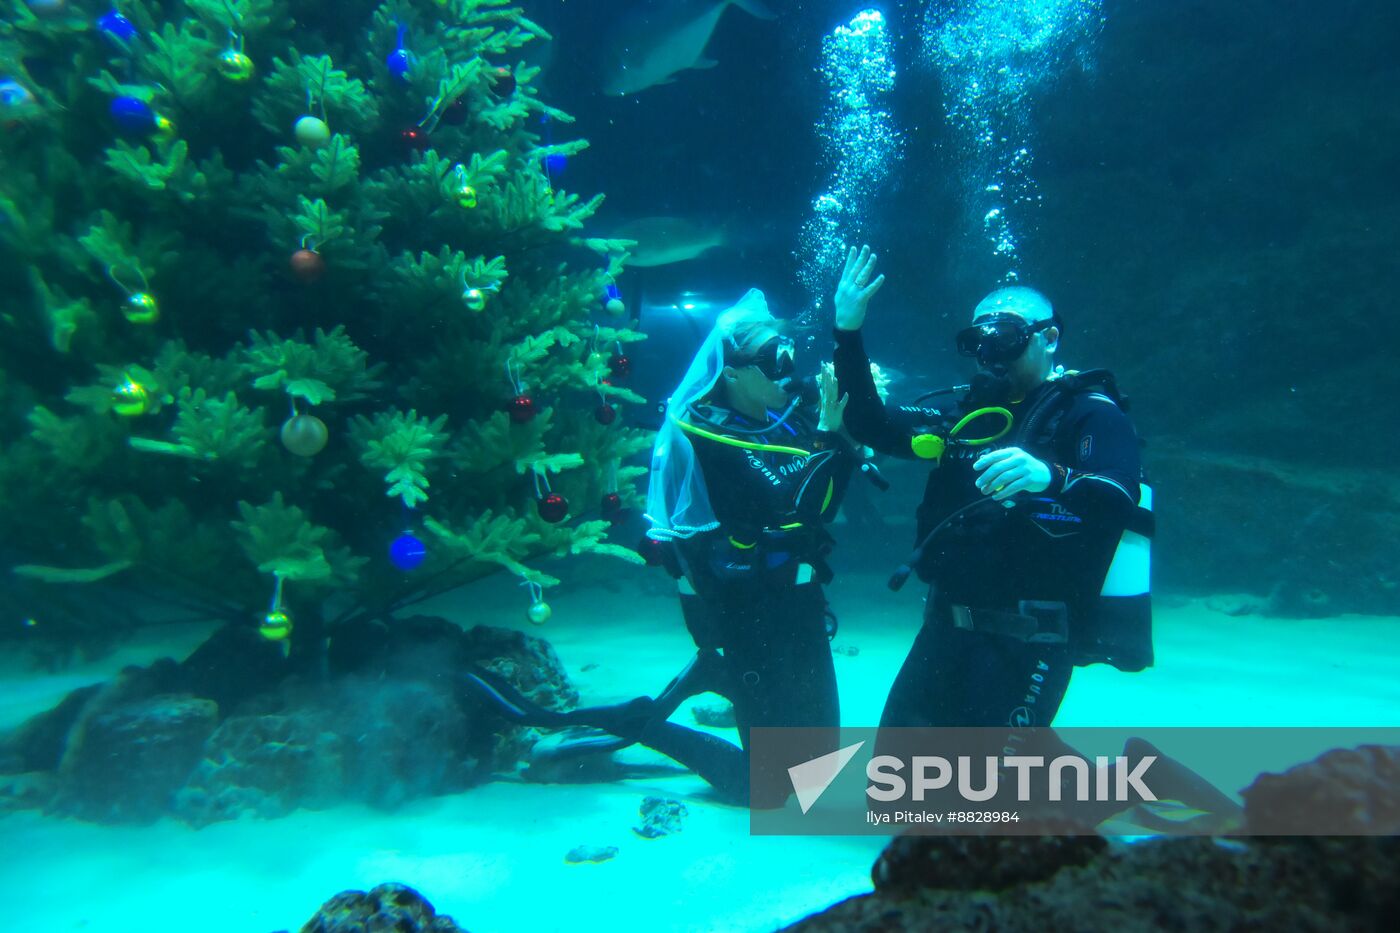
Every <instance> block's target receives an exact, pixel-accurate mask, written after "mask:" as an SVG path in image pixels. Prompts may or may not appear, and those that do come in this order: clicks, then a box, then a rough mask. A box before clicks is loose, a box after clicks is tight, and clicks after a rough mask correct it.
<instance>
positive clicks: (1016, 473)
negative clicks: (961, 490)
mask: <svg viewBox="0 0 1400 933" xmlns="http://www.w3.org/2000/svg"><path fill="white" fill-rule="evenodd" d="M972 468H973V469H974V470H976V471H977V472H979V473H981V474H982V475H981V476H979V477H977V488H978V489H979V490H980V491H981V492H982V494H983V495H989V494H990V495H991V497H992V498H993V499H995V500H996V501H998V502H1001V503H1004V504H1005V505H1006V506H1007V507H1008V508H1010V506H1011V503H1010V502H1009V501H1007V500H1009V499H1010V498H1011V497H1012V496H1014V495H1016V493H1018V492H1044V491H1045V490H1047V489H1049V488H1050V479H1051V477H1052V476H1053V473H1052V471H1051V469H1050V464H1048V463H1046V462H1044V461H1043V460H1037V459H1036V458H1035V457H1032V456H1031V455H1030V454H1028V453H1026V452H1025V451H1024V450H1022V449H1021V448H1019V447H1004V448H1002V449H1001V450H993V451H992V452H991V453H986V454H983V455H982V456H981V457H978V458H977V462H976V463H974V464H972Z"/></svg>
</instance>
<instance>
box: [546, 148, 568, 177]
mask: <svg viewBox="0 0 1400 933" xmlns="http://www.w3.org/2000/svg"><path fill="white" fill-rule="evenodd" d="M568 164H569V160H568V158H567V157H566V156H565V155H564V154H563V153H560V152H554V153H551V154H549V155H547V156H545V157H544V167H545V169H546V170H547V171H548V172H549V173H550V174H555V173H557V172H562V171H564V169H565V168H566V167H568Z"/></svg>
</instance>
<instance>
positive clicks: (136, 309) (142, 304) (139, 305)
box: [122, 292, 160, 324]
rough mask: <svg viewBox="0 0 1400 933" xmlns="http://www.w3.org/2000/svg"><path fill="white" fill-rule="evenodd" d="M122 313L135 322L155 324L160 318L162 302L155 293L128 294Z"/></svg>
mask: <svg viewBox="0 0 1400 933" xmlns="http://www.w3.org/2000/svg"><path fill="white" fill-rule="evenodd" d="M122 313H123V314H125V315H126V319H127V320H128V321H130V322H131V323H133V324H154V323H155V322H156V321H157V320H158V319H159V318H160V303H159V302H157V301H156V298H155V296H154V295H151V294H149V293H147V292H136V293H134V294H132V295H129V296H127V299H126V307H124V308H123V309H122Z"/></svg>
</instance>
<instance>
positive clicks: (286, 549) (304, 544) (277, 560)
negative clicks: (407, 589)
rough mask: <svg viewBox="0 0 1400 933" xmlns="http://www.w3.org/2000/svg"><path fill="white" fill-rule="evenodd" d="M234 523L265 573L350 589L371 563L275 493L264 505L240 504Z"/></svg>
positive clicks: (241, 540)
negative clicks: (367, 564)
mask: <svg viewBox="0 0 1400 933" xmlns="http://www.w3.org/2000/svg"><path fill="white" fill-rule="evenodd" d="M238 512H239V514H240V515H241V516H242V521H235V522H233V523H232V525H233V530H234V532H235V534H236V536H237V538H238V543H239V546H240V547H241V548H242V550H243V553H244V554H245V555H246V556H247V558H248V559H249V560H250V561H252V562H253V564H254V565H255V566H256V567H257V568H258V570H259V572H261V573H270V574H274V575H276V576H280V577H281V578H282V579H284V580H290V581H298V582H303V583H319V584H323V585H327V586H332V585H333V586H350V585H353V584H354V583H355V581H356V579H357V578H358V576H359V572H360V568H361V567H363V566H364V564H365V563H367V561H366V560H365V558H362V557H355V556H354V555H353V554H352V553H351V552H350V549H349V548H347V547H345V546H344V545H343V544H341V543H340V539H339V536H338V535H337V534H336V533H335V532H334V531H333V530H331V529H330V528H326V527H324V526H322V525H313V524H312V523H311V521H310V519H309V518H308V516H307V515H306V513H305V512H303V511H302V510H301V509H300V508H298V507H296V506H294V505H287V504H286V503H285V502H283V501H282V493H281V492H280V491H279V492H275V493H273V495H272V500H271V501H270V502H268V503H267V504H266V505H258V506H255V505H252V504H250V503H248V502H239V503H238Z"/></svg>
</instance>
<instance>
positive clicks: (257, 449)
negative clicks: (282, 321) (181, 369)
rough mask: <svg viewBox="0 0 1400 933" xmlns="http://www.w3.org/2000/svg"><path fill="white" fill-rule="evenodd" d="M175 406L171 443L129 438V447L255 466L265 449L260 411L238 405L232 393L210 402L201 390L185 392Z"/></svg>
mask: <svg viewBox="0 0 1400 933" xmlns="http://www.w3.org/2000/svg"><path fill="white" fill-rule="evenodd" d="M176 405H177V407H178V411H177V413H176V415H175V424H174V426H173V427H172V428H171V434H173V435H174V437H175V443H173V444H170V443H166V442H163V441H154V440H150V439H147V438H139V437H133V438H132V439H131V441H130V444H131V446H132V447H133V448H135V449H136V450H142V451H146V452H148V453H160V454H167V455H173V456H179V457H187V458H190V459H194V460H204V461H217V462H219V463H222V464H226V465H229V466H237V467H242V468H244V469H251V468H252V467H253V466H255V465H256V464H257V461H258V457H259V456H260V455H261V453H262V452H263V451H264V450H265V449H267V437H268V435H267V425H266V423H265V422H264V420H263V413H262V411H261V410H258V411H254V410H253V409H251V408H246V407H244V406H243V405H240V404H239V403H238V398H237V397H236V396H235V395H234V394H233V393H232V392H229V393H227V394H226V395H225V396H224V397H223V398H210V397H209V396H208V395H207V394H206V393H205V391H204V390H203V389H194V390H191V389H189V388H185V389H182V390H181V391H180V394H179V397H178V398H177V399H176Z"/></svg>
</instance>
